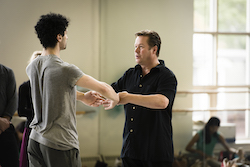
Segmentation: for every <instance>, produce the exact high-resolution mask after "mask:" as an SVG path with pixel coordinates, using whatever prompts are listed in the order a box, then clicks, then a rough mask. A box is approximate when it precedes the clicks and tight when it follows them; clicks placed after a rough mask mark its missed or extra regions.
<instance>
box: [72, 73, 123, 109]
mask: <svg viewBox="0 0 250 167" xmlns="http://www.w3.org/2000/svg"><path fill="white" fill-rule="evenodd" d="M76 85H78V86H81V87H84V88H87V89H90V90H94V91H96V92H97V93H99V94H101V95H102V96H104V97H105V98H107V99H109V100H111V101H112V103H110V105H109V106H105V109H106V110H108V109H112V108H113V107H115V105H116V104H117V103H118V101H119V96H118V94H116V92H115V91H114V89H113V88H112V87H111V86H110V85H108V84H107V83H105V82H100V81H98V80H96V79H94V78H93V77H91V76H89V75H83V76H82V77H81V78H80V79H79V80H78V81H77V82H76ZM89 95H91V96H92V95H93V94H89ZM96 96H97V95H96ZM99 100H100V99H99ZM97 104H99V103H97ZM95 105H96V104H95Z"/></svg>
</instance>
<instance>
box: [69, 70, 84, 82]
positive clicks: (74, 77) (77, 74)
mask: <svg viewBox="0 0 250 167" xmlns="http://www.w3.org/2000/svg"><path fill="white" fill-rule="evenodd" d="M83 75H84V73H83V72H82V71H81V70H80V69H79V68H78V67H77V66H75V65H71V66H70V67H69V68H68V77H69V80H68V81H69V85H70V86H71V87H74V86H75V85H76V82H77V81H78V80H79V79H80V78H81V77H82V76H83Z"/></svg>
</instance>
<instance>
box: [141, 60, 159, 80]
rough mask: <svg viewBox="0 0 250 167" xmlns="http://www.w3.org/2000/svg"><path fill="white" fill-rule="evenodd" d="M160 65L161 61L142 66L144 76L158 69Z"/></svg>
mask: <svg viewBox="0 0 250 167" xmlns="http://www.w3.org/2000/svg"><path fill="white" fill-rule="evenodd" d="M159 64H160V62H159V60H158V59H156V60H155V61H153V62H151V63H149V64H146V65H141V68H142V74H143V76H145V75H147V74H148V73H149V72H150V70H151V69H152V68H154V67H156V66H157V65H159Z"/></svg>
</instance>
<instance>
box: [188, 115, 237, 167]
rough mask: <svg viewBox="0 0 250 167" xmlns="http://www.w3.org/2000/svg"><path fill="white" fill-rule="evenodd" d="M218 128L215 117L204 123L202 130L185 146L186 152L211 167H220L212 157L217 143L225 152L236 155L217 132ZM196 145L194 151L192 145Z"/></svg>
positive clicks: (218, 123)
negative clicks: (193, 154)
mask: <svg viewBox="0 0 250 167" xmlns="http://www.w3.org/2000/svg"><path fill="white" fill-rule="evenodd" d="M219 126H220V120H219V119H218V118H216V117H211V118H210V119H209V121H208V122H207V123H206V125H205V127H204V129H202V130H200V131H198V133H197V134H196V135H195V136H194V137H193V138H192V139H191V141H190V142H189V143H188V145H187V146H186V150H187V151H189V152H191V153H195V157H197V159H201V160H206V162H207V164H208V165H210V166H211V167H217V166H218V167H220V166H221V162H219V161H218V158H217V157H214V156H213V150H214V147H215V145H216V143H217V142H220V143H221V144H222V145H223V146H224V148H225V149H226V151H229V152H232V153H237V152H238V151H237V150H236V149H234V148H230V147H229V146H228V144H227V142H226V140H225V139H224V137H223V136H222V135H221V134H219V133H218V132H217V131H218V129H219ZM195 143H196V149H194V148H193V145H194V144H195Z"/></svg>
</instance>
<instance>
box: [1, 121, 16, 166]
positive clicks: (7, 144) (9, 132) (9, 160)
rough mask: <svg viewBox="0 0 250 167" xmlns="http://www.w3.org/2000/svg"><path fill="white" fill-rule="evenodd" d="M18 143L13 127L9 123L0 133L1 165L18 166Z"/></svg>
mask: <svg viewBox="0 0 250 167" xmlns="http://www.w3.org/2000/svg"><path fill="white" fill-rule="evenodd" d="M18 156H19V155H18V144H17V138H16V134H15V128H14V126H13V125H12V124H11V125H10V127H9V128H8V129H6V130H5V131H4V132H3V133H1V134H0V165H1V166H2V167H18V166H19V159H18Z"/></svg>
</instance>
